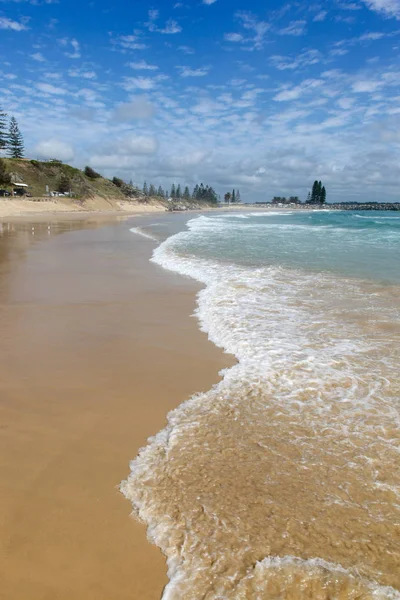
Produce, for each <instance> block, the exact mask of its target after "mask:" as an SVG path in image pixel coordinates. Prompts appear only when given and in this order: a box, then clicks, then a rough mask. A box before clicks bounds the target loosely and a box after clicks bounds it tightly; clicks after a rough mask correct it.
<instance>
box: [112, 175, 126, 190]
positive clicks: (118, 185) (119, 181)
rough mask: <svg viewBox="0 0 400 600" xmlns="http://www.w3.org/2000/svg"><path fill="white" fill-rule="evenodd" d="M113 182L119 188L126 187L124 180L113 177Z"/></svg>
mask: <svg viewBox="0 0 400 600" xmlns="http://www.w3.org/2000/svg"><path fill="white" fill-rule="evenodd" d="M112 182H113V184H114V185H116V186H117V187H119V188H121V187H122V186H124V185H125V182H124V181H122V179H120V178H119V177H113V178H112Z"/></svg>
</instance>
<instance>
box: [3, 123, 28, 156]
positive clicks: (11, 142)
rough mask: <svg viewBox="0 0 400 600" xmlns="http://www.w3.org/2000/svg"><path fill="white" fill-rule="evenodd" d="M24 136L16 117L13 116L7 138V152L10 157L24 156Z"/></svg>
mask: <svg viewBox="0 0 400 600" xmlns="http://www.w3.org/2000/svg"><path fill="white" fill-rule="evenodd" d="M24 150H25V148H24V138H23V137H22V133H21V132H20V130H19V127H18V123H17V120H16V118H15V117H11V120H10V130H9V134H8V140H7V153H8V156H9V157H10V158H24Z"/></svg>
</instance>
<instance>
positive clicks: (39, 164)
mask: <svg viewBox="0 0 400 600" xmlns="http://www.w3.org/2000/svg"><path fill="white" fill-rule="evenodd" d="M1 163H2V165H3V167H4V169H1V168H0V190H2V191H1V192H0V194H2V195H3V194H4V191H7V192H11V190H14V191H15V190H21V193H22V191H24V192H26V194H27V197H26V196H25V197H24V196H23V197H21V198H19V199H20V200H23V199H26V200H30V201H46V200H48V201H53V202H56V203H57V204H61V205H64V206H65V207H66V208H67V207H71V208H72V209H76V208H78V207H79V208H82V209H84V210H119V209H121V208H127V207H128V208H129V205H131V206H132V207H133V205H150V206H154V207H156V206H158V207H160V208H162V207H164V208H167V207H170V206H171V203H169V202H168V200H167V199H166V198H160V197H158V196H150V195H145V194H144V193H143V191H142V190H140V189H138V188H137V187H135V186H133V185H132V184H127V183H125V182H124V181H122V180H121V179H119V178H117V177H114V178H113V179H112V180H110V179H106V178H105V177H103V176H101V175H100V174H99V173H96V172H95V171H94V170H93V169H91V168H90V167H86V168H85V170H80V169H77V168H76V167H72V166H71V165H68V164H64V163H62V162H61V161H58V160H50V161H38V160H29V159H13V158H3V159H1ZM2 171H3V173H4V171H5V179H4V177H3V173H2ZM10 178H11V183H10V182H9V180H10ZM18 184H24V185H23V186H18ZM25 186H27V187H25ZM17 193H18V191H17ZM6 199H8V200H10V199H11V198H10V197H9V196H5V197H4V195H3V198H0V202H1V201H2V200H6ZM176 204H177V203H176V202H175V203H174V205H175V206H176ZM178 204H179V206H177V208H200V207H202V206H204V205H207V204H208V203H207V202H204V201H199V200H194V199H185V200H184V201H183V200H182V201H180V202H179V203H178Z"/></svg>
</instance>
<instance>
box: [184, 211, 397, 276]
mask: <svg viewBox="0 0 400 600" xmlns="http://www.w3.org/2000/svg"><path fill="white" fill-rule="evenodd" d="M190 228H191V233H192V235H191V236H190V237H189V238H186V239H184V240H182V244H181V245H178V247H180V248H181V250H185V252H188V253H193V254H194V255H196V256H197V257H201V258H206V259H215V258H217V259H218V260H221V261H225V262H233V263H236V264H242V265H254V266H271V265H280V266H282V267H291V268H301V269H302V270H310V271H314V272H317V271H330V272H336V273H338V274H343V275H346V276H350V277H360V278H366V279H372V280H375V281H381V282H385V283H400V213H399V212H375V213H371V212H369V211H364V212H361V211H360V212H348V211H343V212H338V211H331V212H325V211H319V212H312V213H311V212H303V211H296V212H279V211H276V212H268V213H249V214H229V213H228V214H220V215H207V216H201V217H199V218H198V219H196V220H193V221H192V223H191V225H190ZM178 247H177V248H178Z"/></svg>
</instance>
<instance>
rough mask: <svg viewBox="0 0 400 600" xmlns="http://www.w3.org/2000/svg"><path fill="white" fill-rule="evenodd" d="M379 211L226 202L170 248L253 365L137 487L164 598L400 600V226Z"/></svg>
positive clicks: (138, 466)
mask: <svg viewBox="0 0 400 600" xmlns="http://www.w3.org/2000/svg"><path fill="white" fill-rule="evenodd" d="M364 216H369V215H364V214H361V213H360V214H354V213H350V212H346V213H337V212H332V213H328V212H327V213H322V212H321V213H318V214H316V213H301V214H299V213H295V212H293V213H285V214H280V213H279V212H278V211H277V212H276V213H265V214H264V213H261V214H260V213H254V214H253V213H245V214H241V215H235V214H222V215H217V214H210V215H207V216H200V217H198V218H196V219H192V220H191V221H190V222H189V223H188V230H187V231H183V232H180V233H178V234H177V235H174V236H172V237H169V238H168V239H166V241H164V242H163V243H162V244H161V245H160V246H158V248H156V250H155V252H154V255H153V259H152V260H153V261H154V262H156V263H157V264H159V265H161V266H162V267H164V268H166V269H169V270H172V271H175V272H178V273H180V274H182V275H184V276H189V277H191V278H194V279H196V280H198V281H199V282H201V283H202V284H204V289H202V291H201V292H200V293H199V295H198V309H197V311H196V315H197V317H198V319H199V323H200V327H201V329H202V330H203V331H206V332H207V333H208V336H209V338H210V340H211V341H213V342H214V343H215V344H216V345H218V346H220V347H221V348H224V349H225V350H226V352H229V353H231V354H233V355H234V356H235V357H236V358H237V360H238V363H237V364H236V365H235V366H234V367H232V368H230V369H227V370H226V371H225V372H224V374H223V375H224V376H223V379H222V381H221V382H220V383H219V384H217V385H215V386H214V387H213V388H212V389H211V390H210V391H209V392H207V393H205V394H200V395H197V396H194V397H193V398H191V399H190V400H188V401H187V402H185V403H184V404H182V405H181V406H180V407H178V408H177V409H176V410H175V411H173V412H172V413H170V414H169V415H168V426H167V427H166V428H165V429H164V430H163V431H161V432H160V433H159V434H157V435H156V436H155V437H154V438H152V439H151V440H149V443H148V445H147V446H146V447H145V448H144V449H142V450H141V451H140V453H139V455H138V457H137V458H136V459H135V460H134V461H133V462H132V464H131V473H130V476H129V478H128V479H127V481H125V482H122V484H121V490H122V491H123V493H124V494H125V496H126V497H127V498H129V500H130V501H131V502H132V504H133V507H134V510H135V513H136V514H137V516H138V517H139V518H140V519H141V520H143V521H144V522H145V523H146V524H147V526H148V534H149V538H150V539H151V540H152V541H153V542H154V543H156V544H157V545H158V546H159V547H160V548H161V549H162V551H163V552H164V554H165V555H166V557H167V561H168V569H169V578H170V583H169V584H168V585H167V587H166V589H165V591H164V595H163V598H164V599H166V600H177V599H181V598H185V599H189V600H190V599H193V600H195V599H200V598H207V599H209V600H217V599H222V598H229V599H230V598H232V599H235V600H236V599H253V598H254V599H257V600H259V599H260V600H263V599H265V600H267V599H268V600H270V599H271V598H272V599H274V598H276V599H278V598H279V599H281V598H298V599H306V598H317V599H321V600H322V599H324V600H328V598H339V597H340V598H343V599H349V600H350V599H351V600H353V599H355V598H362V599H371V600H372V599H373V598H374V599H393V600H394V599H396V600H399V599H400V593H399V592H398V589H399V588H400V547H399V539H398V533H397V530H396V527H397V525H396V523H398V519H399V512H400V510H399V509H400V475H399V469H398V465H399V449H400V444H399V441H400V435H399V431H400V428H399V425H400V415H399V398H400V381H399V377H398V365H399V359H400V321H399V311H400V276H399V272H398V259H399V257H400V233H399V232H400V230H399V229H398V222H397V223H396V222H395V220H396V216H391V215H390V214H385V218H386V219H387V220H388V223H387V225H385V227H384V229H382V227H381V226H380V225H375V224H373V223H372V224H368V225H367V226H365V225H364V222H363V219H362V218H361V219H360V218H359V217H364ZM237 217H240V218H237ZM391 218H392V219H393V220H392V221H390V219H391Z"/></svg>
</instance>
